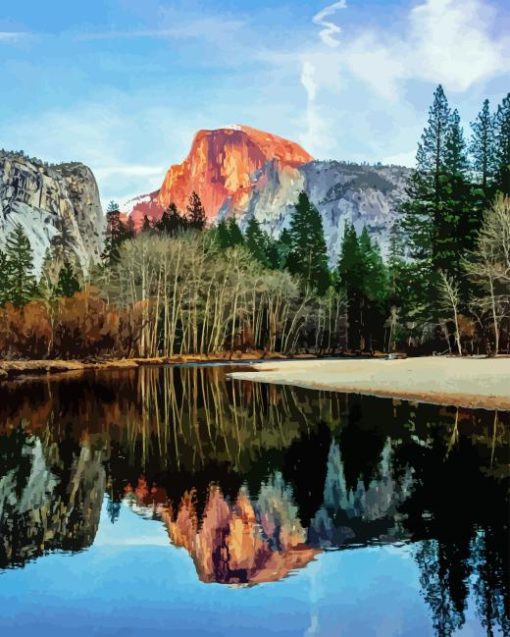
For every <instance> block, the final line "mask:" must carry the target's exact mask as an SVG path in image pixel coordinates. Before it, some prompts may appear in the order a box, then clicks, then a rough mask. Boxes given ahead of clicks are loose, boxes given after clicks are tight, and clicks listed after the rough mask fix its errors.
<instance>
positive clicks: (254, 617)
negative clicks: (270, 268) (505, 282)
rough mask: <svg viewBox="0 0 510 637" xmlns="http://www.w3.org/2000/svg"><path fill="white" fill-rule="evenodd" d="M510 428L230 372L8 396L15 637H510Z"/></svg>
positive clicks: (5, 612)
mask: <svg viewBox="0 0 510 637" xmlns="http://www.w3.org/2000/svg"><path fill="white" fill-rule="evenodd" d="M509 428H510V418H509V414H508V413H494V412H489V411H482V410H480V411H469V410H456V409H452V408H444V407H435V406H430V405H418V406H417V405H413V404H410V403H407V402H401V401H395V400H386V399H378V398H369V397H360V396H357V395H348V394H333V393H324V392H315V391H308V390H303V389H298V388H291V387H277V386H268V385H259V384H250V383H246V382H239V381H229V380H228V379H227V378H226V377H225V369H224V368H219V367H208V368H207V367H191V368H185V367H184V368H161V369H142V370H139V371H130V372H122V373H115V372H110V373H104V374H98V375H90V376H86V377H81V378H77V379H70V378H67V379H61V380H58V381H57V380H53V381H51V382H48V381H46V380H37V381H33V382H17V383H9V384H4V385H0V635H2V636H3V635H6V636H7V635H8V636H11V635H16V636H17V635H29V634H30V635H32V634H35V635H39V636H40V635H49V636H64V635H65V636H67V635H72V636H73V637H76V636H81V635H87V636H90V635H101V636H102V635H112V636H113V635H119V636H120V635H122V636H135V635H136V636H138V635H186V636H192V635H206V636H207V635H211V636H212V635H214V636H220V635H224V636H228V637H233V636H234V635H235V636H237V635H243V636H251V635H257V636H264V635H289V636H290V635H292V636H294V635H303V636H315V635H317V636H319V635H320V636H328V637H329V636H331V637H333V636H339V635H342V636H344V635H345V636H349V637H350V636H353V637H365V636H372V635H373V636H378V637H386V636H394V635H395V636H403V635H406V636H409V637H411V636H413V637H415V636H417V637H421V636H422V635H440V636H449V635H469V636H475V635H507V634H509V632H510V620H509V536H508V517H509V511H508V506H509V504H508V503H509V500H508V490H509V479H508V463H509Z"/></svg>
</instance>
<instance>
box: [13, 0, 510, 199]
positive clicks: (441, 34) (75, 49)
mask: <svg viewBox="0 0 510 637" xmlns="http://www.w3.org/2000/svg"><path fill="white" fill-rule="evenodd" d="M2 14H3V17H0V78H1V80H0V81H1V90H0V147H3V148H6V149H10V150H24V151H25V152H26V153H28V154H29V155H30V156H37V157H40V158H41V159H44V160H46V161H50V162H60V161H82V162H83V163H85V164H87V165H89V166H90V167H91V168H92V170H93V171H94V173H95V175H96V178H97V180H98V183H99V187H100V192H101V196H102V199H103V201H108V200H109V199H112V198H113V199H117V200H120V201H122V200H124V199H126V198H129V197H131V196H135V195H139V194H143V193H147V192H151V191H153V190H155V189H157V188H158V187H159V186H160V185H161V182H162V179H163V177H164V174H165V172H166V170H167V169H168V167H169V166H170V165H171V164H173V163H177V162H180V161H182V160H183V159H184V157H185V156H186V154H187V153H188V151H189V148H190V145H191V141H192V139H193V135H194V134H195V132H196V131H197V130H199V129H204V128H205V129H212V128H219V127H221V126H225V125H231V124H248V125H250V126H254V127H256V128H260V129H262V130H267V131H269V132H272V133H276V134H279V135H282V136H284V137H287V138H289V139H292V140H294V141H297V142H299V143H301V144H302V145H303V147H304V148H306V150H308V151H309V152H310V153H311V154H312V155H313V156H314V157H316V158H317V159H338V160H351V161H366V162H370V163H374V162H378V161H380V162H383V163H399V164H405V165H412V163H413V160H414V155H415V150H416V143H417V140H418V138H419V136H420V134H421V131H422V129H423V126H424V124H425V122H426V117H427V110H428V107H429V105H430V102H431V99H432V94H433V91H434V89H435V87H436V86H437V84H438V83H442V84H443V86H444V88H445V91H446V93H447V96H448V98H449V100H450V103H451V105H452V106H454V107H457V108H458V109H459V111H460V114H461V117H462V119H463V122H464V124H465V126H466V128H469V122H470V121H472V120H473V119H474V117H475V116H476V113H477V112H478V110H479V108H480V106H481V103H482V101H483V100H484V99H485V98H486V97H488V98H489V99H490V100H491V102H492V104H493V105H497V104H498V103H499V102H500V101H501V99H502V98H503V97H504V96H505V95H506V94H507V93H508V91H510V0H339V1H335V2H327V1H322V0H306V1H305V0H256V1H252V2H249V1H247V0H222V1H221V2H220V1H219V0H201V1H199V0H143V1H141V0H87V1H86V2H69V0H45V1H44V2H41V0H17V1H16V2H9V3H6V7H5V8H4V11H3V12H2Z"/></svg>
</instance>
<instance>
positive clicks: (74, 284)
mask: <svg viewBox="0 0 510 637" xmlns="http://www.w3.org/2000/svg"><path fill="white" fill-rule="evenodd" d="M79 289H80V282H79V281H78V277H77V275H76V273H75V271H74V268H73V266H72V265H71V263H70V262H69V261H66V262H65V263H64V265H63V266H62V267H61V268H60V272H59V274H58V282H57V295H58V296H66V297H71V296H73V294H74V293H75V292H78V291H79Z"/></svg>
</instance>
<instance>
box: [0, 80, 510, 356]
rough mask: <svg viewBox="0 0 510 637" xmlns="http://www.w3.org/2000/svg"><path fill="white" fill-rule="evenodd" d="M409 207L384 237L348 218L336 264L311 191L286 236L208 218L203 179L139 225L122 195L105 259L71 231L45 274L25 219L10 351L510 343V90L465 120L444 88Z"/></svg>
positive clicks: (501, 347) (7, 277)
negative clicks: (125, 209) (75, 244)
mask: <svg viewBox="0 0 510 637" xmlns="http://www.w3.org/2000/svg"><path fill="white" fill-rule="evenodd" d="M398 213H399V214H398V221H397V222H396V223H395V225H394V226H393V228H392V230H391V236H390V242H389V247H388V248H387V249H385V251H384V253H383V252H382V250H381V247H380V246H378V245H377V244H376V242H375V241H374V240H373V239H372V238H371V237H370V234H369V232H368V230H367V228H364V229H363V230H362V231H361V232H357V231H356V229H355V227H354V226H353V225H347V226H346V227H345V229H344V233H343V239H342V243H341V246H340V256H339V258H338V261H337V263H333V264H332V263H331V262H330V261H329V260H328V254H327V251H326V242H325V238H324V231H323V226H322V220H321V216H320V214H319V212H318V210H317V208H316V207H315V206H314V204H313V202H311V201H310V200H309V198H308V196H307V195H306V193H304V192H303V193H301V194H300V196H299V200H298V202H297V203H296V205H295V210H294V212H293V214H292V217H291V218H290V222H289V225H288V228H287V229H285V230H284V231H283V232H282V233H281V235H280V236H279V237H278V238H274V237H271V236H270V235H269V234H268V233H267V232H265V231H264V230H263V229H262V228H261V226H260V225H259V223H258V221H257V220H256V219H255V218H251V219H249V220H248V222H247V224H246V226H245V227H243V228H242V229H241V227H240V226H239V224H238V222H237V221H236V219H235V218H233V217H232V218H229V219H226V220H225V219H224V220H221V221H219V223H217V224H216V225H212V226H208V225H207V223H206V219H207V217H206V211H205V210H204V208H203V205H202V203H201V201H200V198H199V197H198V195H197V194H196V193H190V199H189V205H188V207H187V209H186V210H185V211H179V210H178V209H177V208H176V206H175V205H173V204H171V205H170V206H169V208H168V209H167V210H166V211H165V212H164V214H163V216H162V217H161V219H160V220H158V221H151V220H150V219H148V218H145V220H144V223H143V226H142V227H141V228H138V229H135V227H134V225H133V223H132V220H131V219H129V218H128V219H127V220H126V218H125V217H124V216H123V215H122V214H121V212H120V210H119V206H118V205H117V204H116V203H114V202H111V203H110V204H109V206H108V210H107V212H106V216H107V229H106V233H105V237H104V251H103V254H102V257H101V261H100V263H98V264H92V265H91V267H90V268H88V270H87V271H86V272H85V271H83V270H82V268H80V267H79V265H78V264H77V263H76V261H75V259H74V257H73V254H72V252H71V251H70V249H69V247H68V246H67V245H66V243H65V240H64V239H62V240H60V241H59V242H58V243H55V244H54V245H53V246H52V249H51V251H49V252H48V254H47V255H46V258H45V260H44V263H43V267H42V271H41V273H38V274H37V276H36V273H35V270H34V264H33V253H32V249H31V246H30V242H29V241H28V239H27V237H26V235H25V234H24V232H23V229H22V228H21V226H17V227H15V229H14V230H13V231H12V232H11V233H10V234H9V235H8V237H7V239H6V244H5V248H4V249H3V250H2V251H0V272H1V273H2V277H1V279H0V355H1V356H2V357H4V358H13V359H16V358H34V359H35V358H48V359H51V358H83V359H89V358H118V357H156V356H173V355H186V354H201V355H206V356H214V355H217V354H219V353H223V354H224V353H228V352H237V351H242V352H256V353H257V354H259V355H265V354H267V353H282V354H285V355H292V354H298V353H314V354H317V355H334V354H341V353H374V352H393V351H405V352H407V353H409V354H414V355H420V354H430V353H450V354H456V355H471V354H489V355H496V354H498V353H508V352H509V350H510V94H508V95H507V97H505V99H503V101H502V102H501V104H500V105H498V106H497V108H496V109H495V110H492V109H491V105H490V104H489V101H488V100H485V102H484V103H483V105H482V108H481V110H480V113H479V114H478V116H477V117H476V119H475V121H474V122H472V123H471V125H470V132H469V135H468V136H467V135H466V134H465V132H464V128H463V125H462V123H461V121H460V117H459V114H458V112H457V110H455V109H452V108H451V107H450V105H449V104H448V101H447V98H446V96H445V94H444V91H443V89H442V87H441V86H439V87H438V88H437V90H436V91H435V93H434V97H433V103H432V105H431V107H430V109H429V118H428V122H427V125H426V127H425V129H424V131H423V135H422V137H421V140H420V141H419V143H418V150H417V155H416V168H415V169H414V170H413V171H412V174H411V177H410V178H409V181H408V184H407V190H406V197H405V199H404V200H403V201H402V202H401V203H400V205H399V210H398Z"/></svg>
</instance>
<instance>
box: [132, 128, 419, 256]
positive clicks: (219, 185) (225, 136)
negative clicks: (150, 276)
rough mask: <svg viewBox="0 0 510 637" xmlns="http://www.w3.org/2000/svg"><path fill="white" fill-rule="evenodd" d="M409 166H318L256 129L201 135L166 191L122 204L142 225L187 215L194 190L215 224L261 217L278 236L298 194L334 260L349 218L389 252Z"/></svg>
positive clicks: (332, 163)
mask: <svg viewBox="0 0 510 637" xmlns="http://www.w3.org/2000/svg"><path fill="white" fill-rule="evenodd" d="M408 175H409V169H408V168H403V167H399V166H381V165H375V166H369V165H357V164H349V163H343V162H337V161H314V160H313V158H312V156H311V155H310V154H309V153H307V152H306V151H305V150H304V149H303V148H301V146H299V145H298V144H296V143H294V142H292V141H289V140H286V139H283V138H282V137H278V136H276V135H272V134H270V133H266V132H263V131H259V130H256V129H254V128H250V127H248V126H232V127H229V128H221V129H217V130H202V131H199V132H198V133H197V134H196V136H195V139H194V140H193V143H192V146H191V150H190V152H189V154H188V156H187V158H186V159H185V160H184V162H183V163H182V164H176V165H174V166H171V167H170V169H169V170H168V172H167V174H166V176H165V179H164V181H163V184H162V186H161V188H160V189H159V190H158V191H156V192H153V193H150V194H148V195H142V196H140V197H137V198H135V199H132V200H131V201H129V202H126V204H125V206H124V207H123V208H124V210H125V211H126V212H127V213H130V214H131V215H132V216H133V219H134V221H135V224H136V225H137V226H140V225H141V224H142V222H143V218H144V216H145V215H147V216H148V217H149V218H152V219H158V218H159V217H160V216H161V214H162V213H163V210H164V209H165V208H166V207H167V206H168V205H169V204H170V203H171V202H173V203H175V204H176V205H177V207H178V208H179V209H180V210H181V211H184V210H185V208H186V204H187V202H188V198H189V195H190V194H191V192H192V191H193V190H195V191H196V192H197V193H198V194H199V196H200V198H201V200H202V203H203V204H204V207H205V210H206V213H207V216H208V219H209V221H210V222H214V221H217V220H219V219H223V218H226V217H231V216H235V217H236V218H237V219H238V220H239V222H240V223H241V226H242V227H243V226H245V225H246V223H247V221H248V219H249V218H250V217H251V216H255V217H256V218H257V219H258V220H259V221H260V223H261V224H262V226H263V227H264V228H265V229H266V230H268V231H269V232H270V233H271V234H272V235H274V236H278V235H279V233H280V232H281V231H282V229H283V228H285V227H287V226H288V225H289V222H290V215H291V213H292V211H293V207H294V204H295V202H296V201H297V197H298V194H299V192H300V191H302V190H304V191H305V192H306V193H307V194H308V195H309V197H310V199H311V201H312V202H313V203H314V204H315V205H316V206H317V207H318V209H319V211H320V213H321V215H322V219H323V223H324V229H325V233H326V238H327V241H328V247H329V252H330V256H331V258H332V259H335V258H336V256H337V253H338V248H339V240H340V237H341V235H342V233H343V228H344V224H345V222H346V221H348V222H352V223H354V225H355V226H356V228H357V229H358V230H359V231H361V229H362V228H363V226H364V225H366V226H367V227H368V229H369V231H370V232H371V234H372V235H373V236H374V237H375V238H376V239H377V240H379V242H380V243H381V244H382V246H383V248H384V247H385V245H386V244H387V239H388V233H389V229H390V228H391V226H392V225H393V222H394V220H395V215H396V211H395V210H396V205H397V203H398V202H399V201H400V199H402V198H403V197H404V187H405V182H406V179H407V177H408Z"/></svg>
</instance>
